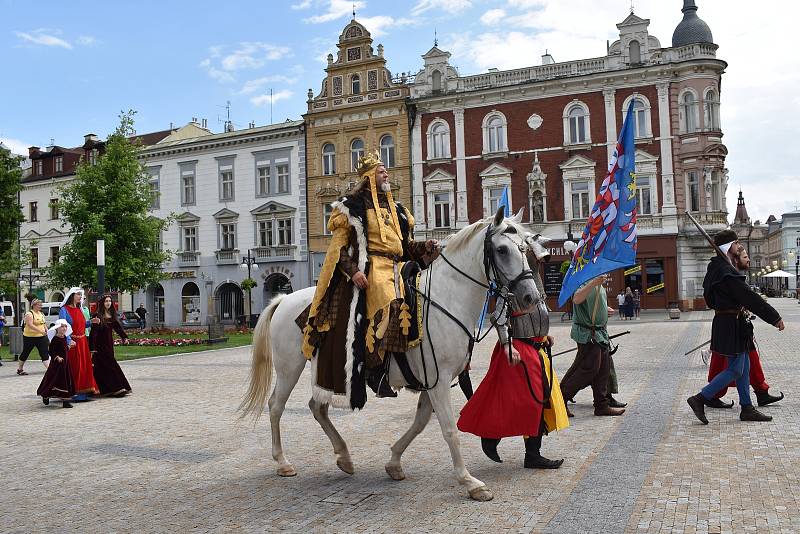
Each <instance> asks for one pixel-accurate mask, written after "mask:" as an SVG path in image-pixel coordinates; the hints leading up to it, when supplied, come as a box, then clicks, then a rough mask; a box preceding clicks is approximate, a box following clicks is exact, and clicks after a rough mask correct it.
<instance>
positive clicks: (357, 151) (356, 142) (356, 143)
mask: <svg viewBox="0 0 800 534" xmlns="http://www.w3.org/2000/svg"><path fill="white" fill-rule="evenodd" d="M363 156H364V141H362V140H361V139H359V138H358V137H356V138H355V139H353V141H352V142H351V143H350V162H351V163H352V165H353V171H357V170H358V160H359V158H361V157H363Z"/></svg>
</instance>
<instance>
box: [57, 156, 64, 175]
mask: <svg viewBox="0 0 800 534" xmlns="http://www.w3.org/2000/svg"><path fill="white" fill-rule="evenodd" d="M55 160H56V161H55V169H56V170H55V172H64V156H56V158H55Z"/></svg>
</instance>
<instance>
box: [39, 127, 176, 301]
mask: <svg viewBox="0 0 800 534" xmlns="http://www.w3.org/2000/svg"><path fill="white" fill-rule="evenodd" d="M134 114H135V112H133V111H128V112H127V113H122V114H120V124H119V126H118V127H117V129H116V130H115V131H114V133H112V134H111V135H110V136H109V137H108V139H107V141H106V144H105V152H104V153H103V154H102V155H100V157H98V158H97V162H96V164H95V165H92V164H91V163H90V162H88V161H86V160H82V161H81V163H80V165H78V168H77V170H76V177H75V179H74V180H73V181H71V182H69V183H67V184H66V185H65V186H63V187H62V188H61V189H60V190H59V194H60V197H61V199H60V200H59V203H58V205H59V210H60V212H61V217H62V220H63V223H62V224H63V226H65V227H69V229H70V237H71V241H70V242H69V243H68V244H67V245H65V246H64V247H63V248H62V249H61V252H60V254H59V261H58V262H56V263H53V264H52V265H50V266H49V267H47V268H46V269H45V271H46V275H47V277H48V284H49V285H50V286H51V287H54V288H61V287H70V286H75V285H80V284H89V285H92V286H93V285H95V284H96V280H97V261H96V250H97V248H96V242H97V240H98V239H104V240H105V258H106V261H105V264H106V275H105V276H106V287H108V288H112V289H116V290H120V291H134V290H138V289H141V288H144V287H147V286H148V285H150V284H153V283H156V282H158V281H159V280H160V279H161V278H162V272H161V266H162V264H163V263H164V262H165V261H167V260H169V257H170V253H169V251H162V250H161V247H160V243H161V232H162V231H163V230H165V229H166V228H167V227H168V226H169V223H170V222H171V220H170V219H167V220H161V219H157V218H155V217H152V216H150V214H149V213H148V210H149V209H150V205H151V203H152V199H153V196H152V193H151V191H150V186H149V184H148V182H147V176H146V174H145V169H144V167H143V166H142V164H141V163H140V162H139V160H138V159H137V156H138V153H139V150H140V148H141V147H140V146H139V145H137V144H136V143H135V142H132V141H131V138H132V136H133V135H134V130H133V124H134V120H133V118H134Z"/></svg>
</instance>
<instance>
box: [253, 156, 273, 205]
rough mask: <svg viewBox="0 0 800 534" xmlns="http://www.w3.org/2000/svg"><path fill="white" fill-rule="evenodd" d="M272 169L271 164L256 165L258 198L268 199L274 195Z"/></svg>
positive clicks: (260, 163) (261, 163)
mask: <svg viewBox="0 0 800 534" xmlns="http://www.w3.org/2000/svg"><path fill="white" fill-rule="evenodd" d="M271 174H272V167H270V164H269V162H267V163H263V162H259V163H257V164H256V196H257V197H268V196H269V195H270V194H272V185H271V183H270V182H271V178H272V176H271Z"/></svg>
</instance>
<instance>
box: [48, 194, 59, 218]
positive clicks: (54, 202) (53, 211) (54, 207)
mask: <svg viewBox="0 0 800 534" xmlns="http://www.w3.org/2000/svg"><path fill="white" fill-rule="evenodd" d="M47 207H48V208H50V220H51V221H57V220H58V218H59V213H58V199H57V198H51V199H50V202H48V203H47Z"/></svg>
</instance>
